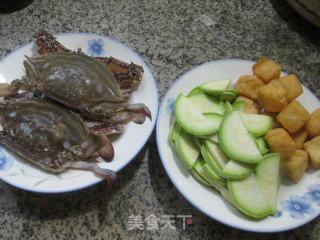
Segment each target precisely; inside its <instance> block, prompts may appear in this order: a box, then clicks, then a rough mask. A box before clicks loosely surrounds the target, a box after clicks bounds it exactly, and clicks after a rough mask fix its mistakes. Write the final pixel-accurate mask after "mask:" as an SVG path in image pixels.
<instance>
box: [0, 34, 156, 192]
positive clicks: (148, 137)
mask: <svg viewBox="0 0 320 240" xmlns="http://www.w3.org/2000/svg"><path fill="white" fill-rule="evenodd" d="M78 34H81V35H87V36H91V37H92V36H94V37H99V38H103V39H106V40H109V41H111V42H114V43H116V44H118V45H120V46H122V47H124V48H125V49H127V50H128V51H130V52H131V53H132V54H133V55H135V56H136V57H137V58H138V59H139V60H140V61H141V62H142V63H143V65H144V66H143V67H145V68H146V70H147V71H149V72H150V75H151V79H152V83H153V86H154V89H155V92H156V96H155V99H156V105H155V114H156V116H152V118H153V121H152V124H151V127H150V130H149V132H148V134H147V136H146V138H145V139H144V141H143V143H142V144H141V145H140V146H139V148H138V149H137V150H136V151H135V153H134V154H133V155H132V156H131V157H130V158H129V160H128V161H127V162H126V163H125V164H123V165H122V166H121V167H120V168H119V169H118V171H116V172H117V173H118V172H120V171H122V170H123V169H124V168H125V167H126V166H127V165H129V163H131V162H132V161H133V160H134V159H135V158H136V156H137V155H138V154H139V153H140V152H141V150H142V149H143V148H144V146H145V145H146V143H147V142H148V141H149V139H150V137H151V135H152V133H153V131H154V128H155V126H156V122H157V119H158V113H159V89H158V86H157V82H156V80H155V78H154V76H153V74H152V71H151V69H150V68H149V66H148V64H147V63H146V62H145V61H144V59H143V58H142V57H141V56H140V55H139V54H138V53H137V52H136V51H134V50H133V49H131V48H130V47H128V46H127V45H125V44H124V43H122V42H120V41H119V40H117V39H114V38H112V37H109V36H103V35H99V34H96V33H88V32H66V33H55V34H53V36H56V37H59V36H68V35H70V36H71V35H78ZM33 43H34V40H32V41H30V42H27V43H24V44H23V45H21V46H20V47H18V48H16V49H14V50H12V51H11V52H10V53H8V54H7V55H6V56H4V57H2V58H1V59H0V64H1V63H2V62H3V61H4V60H5V59H7V58H8V57H10V55H12V54H14V53H15V52H18V51H19V50H21V49H23V48H26V47H28V46H29V45H30V47H32V45H33ZM123 61H126V60H123ZM0 179H1V181H3V182H5V183H6V184H8V185H10V186H13V187H16V188H18V189H22V190H25V191H29V192H34V193H42V194H60V193H61V194H62V193H69V192H74V191H79V190H82V189H85V188H88V187H91V186H93V185H96V184H98V183H100V182H102V181H105V180H106V179H103V178H97V179H96V180H95V181H92V182H91V183H89V184H85V185H83V186H81V187H77V188H68V189H64V190H38V189H35V188H31V187H22V186H19V185H17V184H14V183H11V182H9V181H7V180H6V179H4V178H3V177H1V176H0Z"/></svg>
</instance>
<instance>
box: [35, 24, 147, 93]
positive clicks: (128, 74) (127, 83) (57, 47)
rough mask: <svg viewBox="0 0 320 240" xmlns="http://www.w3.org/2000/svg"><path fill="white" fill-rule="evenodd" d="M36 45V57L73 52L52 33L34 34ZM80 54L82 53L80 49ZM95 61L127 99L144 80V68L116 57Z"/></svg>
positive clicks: (41, 32) (100, 58)
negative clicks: (102, 67)
mask: <svg viewBox="0 0 320 240" xmlns="http://www.w3.org/2000/svg"><path fill="white" fill-rule="evenodd" d="M33 37H34V39H35V45H34V48H33V49H34V50H35V51H34V53H35V54H36V55H44V54H48V53H54V52H72V50H70V49H68V48H66V47H64V46H63V45H62V44H61V43H59V42H58V41H57V40H56V38H55V37H54V36H53V35H51V34H50V33H48V32H46V31H44V30H39V31H37V32H36V33H35V34H34V36H33ZM78 53H82V50H81V49H80V48H79V49H78ZM95 59H96V60H97V61H99V62H101V63H103V64H104V65H105V66H106V67H107V68H108V69H109V70H110V71H111V72H112V74H113V76H114V77H115V79H116V80H117V81H118V83H119V86H120V89H121V90H122V92H123V93H125V94H124V96H125V97H127V98H129V97H130V95H131V92H132V90H133V89H135V88H136V87H137V86H138V85H139V83H140V82H141V79H142V74H143V68H142V66H139V65H137V64H134V63H133V62H131V63H126V62H124V61H122V60H119V59H116V58H114V57H95Z"/></svg>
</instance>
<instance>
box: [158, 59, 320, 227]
mask: <svg viewBox="0 0 320 240" xmlns="http://www.w3.org/2000/svg"><path fill="white" fill-rule="evenodd" d="M229 61H238V62H246V63H251V64H253V63H255V61H252V60H247V59H240V58H225V59H217V60H212V61H209V62H204V63H201V64H199V65H197V66H194V67H192V68H191V69H189V70H187V71H186V72H184V73H183V74H182V75H180V76H179V77H178V78H177V79H176V80H175V82H174V83H173V84H172V85H171V87H170V88H169V89H168V90H167V92H166V94H165V96H164V97H163V99H162V102H161V105H160V108H159V111H158V119H157V123H156V142H157V148H158V153H159V157H160V160H161V162H162V166H163V167H164V169H165V171H166V174H167V176H168V177H169V179H170V181H171V182H172V183H173V185H174V186H175V188H176V189H177V190H178V191H179V193H180V194H182V196H183V197H184V198H185V199H186V200H187V201H188V202H189V203H190V204H191V205H192V206H193V207H195V208H197V209H198V210H199V211H200V212H202V213H203V214H205V215H206V216H208V217H210V218H211V219H213V220H215V221H218V222H220V223H223V224H225V225H227V226H229V227H233V228H237V229H240V230H244V231H248V232H256V233H276V232H283V231H288V230H292V229H295V228H298V227H301V226H303V225H305V224H307V223H310V222H311V221H312V220H314V219H315V218H317V217H318V216H320V211H319V212H318V213H316V214H315V215H314V216H312V217H311V218H308V219H307V220H305V221H301V222H299V223H298V224H295V225H294V226H292V227H283V228H277V229H271V228H265V229H261V228H260V229H259V228H258V229H257V228H254V227H245V226H242V225H240V224H239V225H238V224H231V223H229V222H227V221H225V220H223V219H219V218H218V217H217V216H214V215H212V214H210V213H209V212H207V211H205V209H203V208H202V207H201V206H199V205H198V204H197V202H196V201H194V200H192V199H190V198H188V197H187V196H186V194H185V192H184V191H183V190H182V188H180V187H179V186H178V185H177V183H176V181H175V180H174V177H173V176H171V175H170V174H169V173H168V170H167V165H166V164H165V163H164V160H163V159H164V158H163V156H162V151H161V150H160V149H161V147H160V140H159V131H160V129H159V122H160V114H161V113H162V112H163V108H164V107H165V104H166V101H167V99H168V96H169V94H170V93H171V91H172V90H173V89H174V87H175V85H176V84H177V83H178V82H180V81H182V80H183V79H184V77H185V75H187V74H190V73H191V72H193V71H195V70H197V69H198V68H201V67H204V66H206V65H210V64H215V63H218V62H229ZM282 73H284V74H285V75H287V73H285V72H282ZM306 89H307V90H308V92H309V93H311V94H312V95H314V96H315V97H317V96H316V95H315V94H314V93H313V92H312V91H311V90H310V89H308V88H306ZM317 99H318V97H317ZM228 204H229V203H228Z"/></svg>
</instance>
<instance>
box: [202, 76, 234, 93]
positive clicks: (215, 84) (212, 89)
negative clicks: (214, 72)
mask: <svg viewBox="0 0 320 240" xmlns="http://www.w3.org/2000/svg"><path fill="white" fill-rule="evenodd" d="M230 83H231V80H230V79H222V80H213V81H209V82H205V83H203V84H201V85H200V86H199V88H200V89H201V90H202V91H204V92H206V93H209V94H212V95H221V94H222V93H223V91H224V90H226V89H227V88H228V87H229V86H230Z"/></svg>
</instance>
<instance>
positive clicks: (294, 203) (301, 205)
mask: <svg viewBox="0 0 320 240" xmlns="http://www.w3.org/2000/svg"><path fill="white" fill-rule="evenodd" d="M280 204H281V206H282V208H283V210H284V211H288V212H289V213H290V216H291V217H292V218H295V219H303V218H304V217H305V214H313V213H314V212H315V210H314V209H313V208H312V207H311V206H312V201H311V200H310V199H308V198H306V197H301V196H297V195H292V196H290V198H289V200H283V201H281V202H280Z"/></svg>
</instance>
